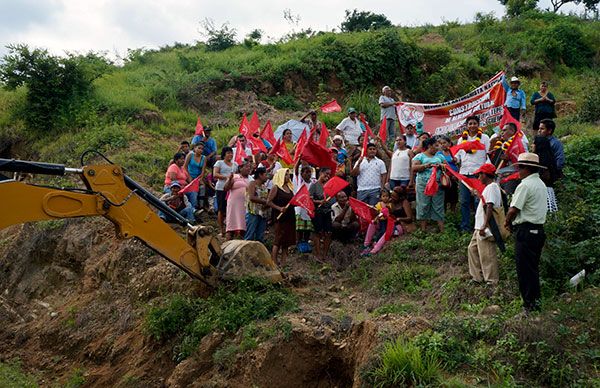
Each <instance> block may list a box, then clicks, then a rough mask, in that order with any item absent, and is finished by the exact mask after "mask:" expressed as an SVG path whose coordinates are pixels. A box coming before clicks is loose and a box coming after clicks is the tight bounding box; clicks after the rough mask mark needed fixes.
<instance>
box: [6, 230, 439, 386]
mask: <svg viewBox="0 0 600 388" xmlns="http://www.w3.org/2000/svg"><path fill="white" fill-rule="evenodd" d="M336 248H337V249H338V250H343V249H344V248H345V247H343V246H341V245H340V246H336V247H334V249H336ZM353 249H354V248H353ZM346 253H350V255H345V256H343V257H344V259H343V260H341V259H340V260H338V261H339V263H338V264H339V267H340V268H342V267H347V266H348V265H350V264H351V263H349V262H345V261H347V257H352V256H351V255H354V252H346ZM0 257H1V259H0V290H1V291H2V297H1V298H0V323H1V325H2V329H0V354H1V356H0V361H7V360H11V359H15V358H19V359H20V360H21V361H22V364H23V367H24V369H25V370H26V371H28V372H31V373H33V374H34V375H35V376H37V378H38V380H39V382H40V384H41V385H42V386H47V385H53V384H56V383H59V384H62V383H64V382H65V381H67V380H68V379H69V378H70V376H72V375H73V373H74V371H77V370H80V371H83V374H84V377H85V382H86V385H87V386H126V385H127V384H129V383H131V382H135V384H134V386H141V385H144V386H150V387H154V386H156V387H159V386H173V387H183V386H190V385H192V386H212V387H215V386H217V387H225V386H227V387H246V386H252V385H254V386H286V387H305V386H312V387H346V386H353V385H354V386H360V381H361V380H360V371H361V367H362V366H364V364H365V363H366V362H367V361H368V360H369V359H370V358H371V357H372V350H373V349H374V348H375V347H376V346H377V345H378V344H379V335H378V333H379V331H380V330H382V328H384V327H385V326H387V325H392V326H404V327H405V328H408V327H411V326H419V325H421V324H422V323H419V322H417V323H415V322H412V323H411V322H406V321H404V322H399V321H394V320H387V319H385V318H381V319H376V320H362V321H357V322H353V320H352V316H356V314H358V312H360V311H364V309H365V306H376V305H377V304H378V302H377V298H375V299H374V298H371V297H370V296H369V295H366V294H365V295H363V294H356V295H346V294H347V293H346V291H347V290H346V289H345V288H344V286H343V284H344V278H343V277H342V275H341V274H343V273H344V272H336V271H335V270H330V269H326V270H324V271H323V270H319V269H318V268H315V265H314V264H313V263H312V262H310V261H309V260H307V259H306V258H300V257H298V256H292V257H291V260H290V266H289V268H288V269H289V276H290V278H292V279H295V280H294V281H293V282H294V283H296V284H297V286H296V287H295V288H292V289H293V291H294V292H295V293H297V294H298V295H299V296H300V300H301V308H300V311H299V312H295V313H292V314H289V315H288V316H286V319H287V320H288V321H289V322H290V323H291V324H292V332H291V335H290V336H289V338H287V339H284V338H281V337H276V338H273V339H272V340H269V341H266V342H263V343H261V344H260V345H259V346H258V348H257V349H255V350H252V351H248V352H246V353H242V354H240V355H239V356H238V357H237V359H236V361H235V365H234V366H233V367H232V368H228V370H222V368H221V367H219V366H218V365H215V364H214V363H213V353H214V351H215V350H216V349H217V348H218V347H219V346H221V345H222V343H223V341H224V340H225V337H224V335H223V334H218V333H217V334H213V335H209V336H207V337H206V338H205V339H204V340H203V341H202V343H201V345H200V346H199V351H198V352H197V354H196V355H195V356H193V357H190V358H189V359H187V360H185V361H184V362H182V363H180V364H179V365H177V364H176V363H175V362H174V361H173V359H172V356H173V352H172V346H173V344H170V343H159V342H157V341H155V340H153V339H151V338H150V337H148V336H147V335H146V334H145V332H144V329H143V317H144V314H145V311H146V309H147V308H148V306H149V305H151V304H153V303H154V300H155V299H156V298H157V297H159V296H161V295H165V294H171V293H175V292H180V293H185V294H193V295H206V294H207V293H208V292H209V291H208V290H207V289H205V288H203V286H202V284H201V283H199V282H197V281H195V280H192V279H191V278H189V277H188V276H187V275H185V274H183V273H182V272H181V271H179V270H178V269H177V268H176V267H174V266H172V265H170V264H169V263H167V262H166V261H165V260H163V259H162V258H160V257H159V256H158V255H156V254H155V253H154V252H153V251H151V250H149V249H148V248H146V247H145V246H144V245H143V244H142V243H140V242H137V241H134V240H127V241H118V240H115V239H114V231H113V227H112V225H111V224H110V223H109V222H107V221H105V220H104V219H93V220H90V219H86V220H66V221H64V222H63V221H60V222H56V223H41V224H25V225H19V226H13V227H10V228H7V229H5V230H3V231H0ZM340 257H342V256H341V255H340ZM311 273H312V274H313V275H310V276H306V274H311ZM290 287H292V286H290ZM371 308H372V307H371ZM426 327H427V325H425V326H424V327H420V329H423V328H426Z"/></svg>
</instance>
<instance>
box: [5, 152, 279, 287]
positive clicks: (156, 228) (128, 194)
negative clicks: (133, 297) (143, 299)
mask: <svg viewBox="0 0 600 388" xmlns="http://www.w3.org/2000/svg"><path fill="white" fill-rule="evenodd" d="M0 171H11V172H19V173H34V174H48V175H64V174H77V175H79V176H80V177H81V179H82V180H83V182H84V184H85V186H86V189H85V190H81V189H65V188H55V187H48V186H37V185H33V184H29V183H24V182H18V181H16V180H12V179H7V180H3V181H0V208H1V210H0V212H1V214H2V217H1V218H0V229H1V228H5V227H7V226H9V225H13V224H18V223H23V222H30V221H40V220H52V219H60V218H72V217H90V216H103V217H105V218H107V219H109V220H110V221H112V223H113V224H114V225H115V227H116V232H117V236H118V237H120V238H133V237H136V238H138V239H140V240H141V241H143V242H144V243H145V244H147V245H148V246H149V247H151V248H152V249H154V250H155V251H156V252H158V253H160V254H161V255H162V256H163V257H165V258H166V259H167V260H169V261H170V262H171V263H173V264H175V265H176V266H178V267H179V268H181V269H182V270H184V271H185V272H186V273H188V274H189V275H190V276H192V277H194V278H197V279H199V280H201V281H203V282H205V283H207V284H209V285H211V286H214V285H216V284H217V282H218V281H219V279H221V278H223V277H227V274H226V273H225V272H226V271H227V270H229V269H230V267H233V268H235V269H238V270H239V271H238V272H244V273H239V274H238V275H239V276H242V275H258V276H263V277H267V278H269V279H271V280H273V281H279V280H281V273H280V272H279V271H278V269H277V266H276V265H275V263H273V261H272V260H271V258H270V256H269V253H268V251H267V249H266V248H265V247H264V246H263V245H262V244H260V243H255V242H247V243H246V242H235V244H236V246H240V247H242V248H244V246H245V245H247V246H246V247H245V249H242V250H241V251H240V250H239V249H238V250H232V249H226V251H231V252H232V253H231V254H229V255H226V256H223V251H222V250H221V247H220V245H219V243H218V241H217V240H216V238H214V237H213V236H212V233H211V230H210V228H207V227H203V226H192V225H190V224H189V223H188V221H187V220H186V219H185V218H184V217H182V216H180V215H179V214H178V213H177V212H175V211H173V210H172V209H171V208H169V207H168V206H166V205H165V204H164V203H163V202H162V201H160V200H159V199H158V198H156V197H155V196H154V195H153V194H152V193H150V192H149V191H147V190H146V189H144V188H143V187H142V186H140V185H139V184H138V183H137V182H135V181H134V180H132V179H131V178H129V177H128V176H127V175H125V174H124V173H123V170H122V169H121V167H119V166H117V165H114V164H101V165H89V166H84V167H83V168H81V169H74V168H68V167H65V166H62V165H58V164H48V163H39V162H29V161H20V160H7V159H0ZM148 204H151V205H152V206H154V207H156V208H158V209H159V210H161V211H163V212H164V213H166V214H168V215H169V216H171V217H172V218H174V219H176V220H177V222H178V223H179V224H181V225H182V226H184V227H185V228H186V229H187V241H186V240H185V239H183V238H182V237H180V235H179V234H178V233H177V232H176V231H175V230H173V229H172V228H171V227H170V225H169V224H167V223H166V222H164V221H163V220H162V219H161V218H160V217H159V216H158V215H157V214H156V213H155V212H154V211H153V210H152V209H151V208H150V207H149V206H148ZM261 248H262V249H261ZM244 252H246V253H244ZM248 252H254V254H253V255H251V256H252V257H251V258H250V259H249V261H250V264H249V263H247V262H245V263H243V264H242V262H244V261H248V260H246V258H245V257H243V256H247V255H248ZM256 252H259V253H258V254H257V253H256ZM236 264H237V265H236ZM240 269H241V270H240Z"/></svg>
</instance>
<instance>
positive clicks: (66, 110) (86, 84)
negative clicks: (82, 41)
mask: <svg viewBox="0 0 600 388" xmlns="http://www.w3.org/2000/svg"><path fill="white" fill-rule="evenodd" d="M8 49H9V53H8V54H7V55H5V56H4V57H3V58H2V60H1V61H0V81H2V82H3V83H4V87H5V88H7V89H9V90H14V89H16V88H18V87H21V86H25V87H27V98H26V106H25V107H24V112H23V115H24V118H25V121H26V123H27V125H28V127H29V128H30V129H42V130H51V129H53V128H54V127H55V126H56V125H57V123H59V122H60V121H61V120H63V122H64V123H68V122H69V118H70V116H72V115H74V114H76V113H77V110H78V107H80V106H81V105H82V103H84V102H85V101H87V100H88V99H89V97H90V95H91V92H92V81H93V80H94V79H95V78H97V77H98V76H99V75H101V74H103V73H104V72H106V71H108V69H109V68H110V67H111V64H112V63H111V62H110V61H108V60H106V59H105V58H103V57H102V56H100V55H97V54H94V53H90V54H87V55H85V56H81V55H74V54H67V56H66V57H56V56H53V55H50V54H49V53H48V51H46V50H42V49H33V50H31V49H30V48H29V47H28V46H26V45H9V46H8Z"/></svg>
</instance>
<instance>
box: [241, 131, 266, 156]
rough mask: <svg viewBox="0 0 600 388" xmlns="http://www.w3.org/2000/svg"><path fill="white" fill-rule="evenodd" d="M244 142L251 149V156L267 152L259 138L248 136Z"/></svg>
mask: <svg viewBox="0 0 600 388" xmlns="http://www.w3.org/2000/svg"><path fill="white" fill-rule="evenodd" d="M246 140H248V143H250V147H251V148H252V155H256V154H258V153H259V152H261V151H262V152H267V147H265V144H264V143H263V142H262V140H261V139H260V138H257V137H254V136H253V135H250V136H249V137H247V138H246Z"/></svg>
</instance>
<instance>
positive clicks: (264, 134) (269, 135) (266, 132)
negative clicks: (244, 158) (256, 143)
mask: <svg viewBox="0 0 600 388" xmlns="http://www.w3.org/2000/svg"><path fill="white" fill-rule="evenodd" d="M260 137H261V138H263V139H265V140H266V141H268V142H269V144H271V147H273V146H274V145H275V143H276V142H277V140H275V135H274V134H273V127H272V126H271V120H267V123H266V124H265V127H264V128H263V130H262V131H260Z"/></svg>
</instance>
